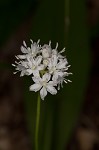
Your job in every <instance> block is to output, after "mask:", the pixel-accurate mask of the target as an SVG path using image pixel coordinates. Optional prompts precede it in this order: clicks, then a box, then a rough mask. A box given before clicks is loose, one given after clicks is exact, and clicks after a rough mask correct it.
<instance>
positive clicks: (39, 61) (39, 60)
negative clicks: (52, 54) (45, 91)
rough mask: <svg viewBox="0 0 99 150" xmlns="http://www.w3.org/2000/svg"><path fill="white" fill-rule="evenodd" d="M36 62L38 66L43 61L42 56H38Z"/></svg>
mask: <svg viewBox="0 0 99 150" xmlns="http://www.w3.org/2000/svg"><path fill="white" fill-rule="evenodd" d="M35 61H36V64H37V66H38V65H39V64H40V63H41V61H42V56H38V57H37V58H36V60H35Z"/></svg>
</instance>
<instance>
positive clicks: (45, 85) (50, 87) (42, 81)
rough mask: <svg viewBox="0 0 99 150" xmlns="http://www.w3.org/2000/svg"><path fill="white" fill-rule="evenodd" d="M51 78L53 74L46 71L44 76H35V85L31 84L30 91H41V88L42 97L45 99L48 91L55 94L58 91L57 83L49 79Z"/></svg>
mask: <svg viewBox="0 0 99 150" xmlns="http://www.w3.org/2000/svg"><path fill="white" fill-rule="evenodd" d="M50 78H51V75H50V74H48V73H46V74H44V75H43V77H42V78H41V77H38V78H36V77H33V78H32V79H33V81H34V82H35V83H34V84H33V85H31V86H30V91H35V92H37V91H39V90H40V96H41V99H42V100H44V98H45V96H46V95H47V92H49V93H51V94H52V95H55V94H56V93H57V90H56V89H55V87H54V86H55V84H54V82H53V81H49V80H50Z"/></svg>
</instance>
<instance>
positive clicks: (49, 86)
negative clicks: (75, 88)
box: [46, 84, 57, 95]
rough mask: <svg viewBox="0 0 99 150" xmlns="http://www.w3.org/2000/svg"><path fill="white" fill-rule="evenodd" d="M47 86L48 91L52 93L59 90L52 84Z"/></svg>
mask: <svg viewBox="0 0 99 150" xmlns="http://www.w3.org/2000/svg"><path fill="white" fill-rule="evenodd" d="M46 88H47V91H48V92H49V93H51V94H52V95H55V94H57V90H56V89H55V88H54V87H53V86H52V85H49V84H48V85H47V86H46Z"/></svg>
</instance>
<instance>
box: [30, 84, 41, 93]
mask: <svg viewBox="0 0 99 150" xmlns="http://www.w3.org/2000/svg"><path fill="white" fill-rule="evenodd" d="M41 87H42V85H41V84H38V83H36V84H33V85H31V86H30V87H29V90H30V91H35V92H37V91H39V90H40V89H41Z"/></svg>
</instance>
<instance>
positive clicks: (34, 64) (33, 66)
mask: <svg viewBox="0 0 99 150" xmlns="http://www.w3.org/2000/svg"><path fill="white" fill-rule="evenodd" d="M27 60H28V63H27V65H28V69H27V70H26V71H27V73H28V75H31V74H32V73H33V74H34V75H35V72H39V71H40V70H43V69H44V65H43V64H41V61H42V56H38V57H37V58H35V59H34V58H31V57H27Z"/></svg>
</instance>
